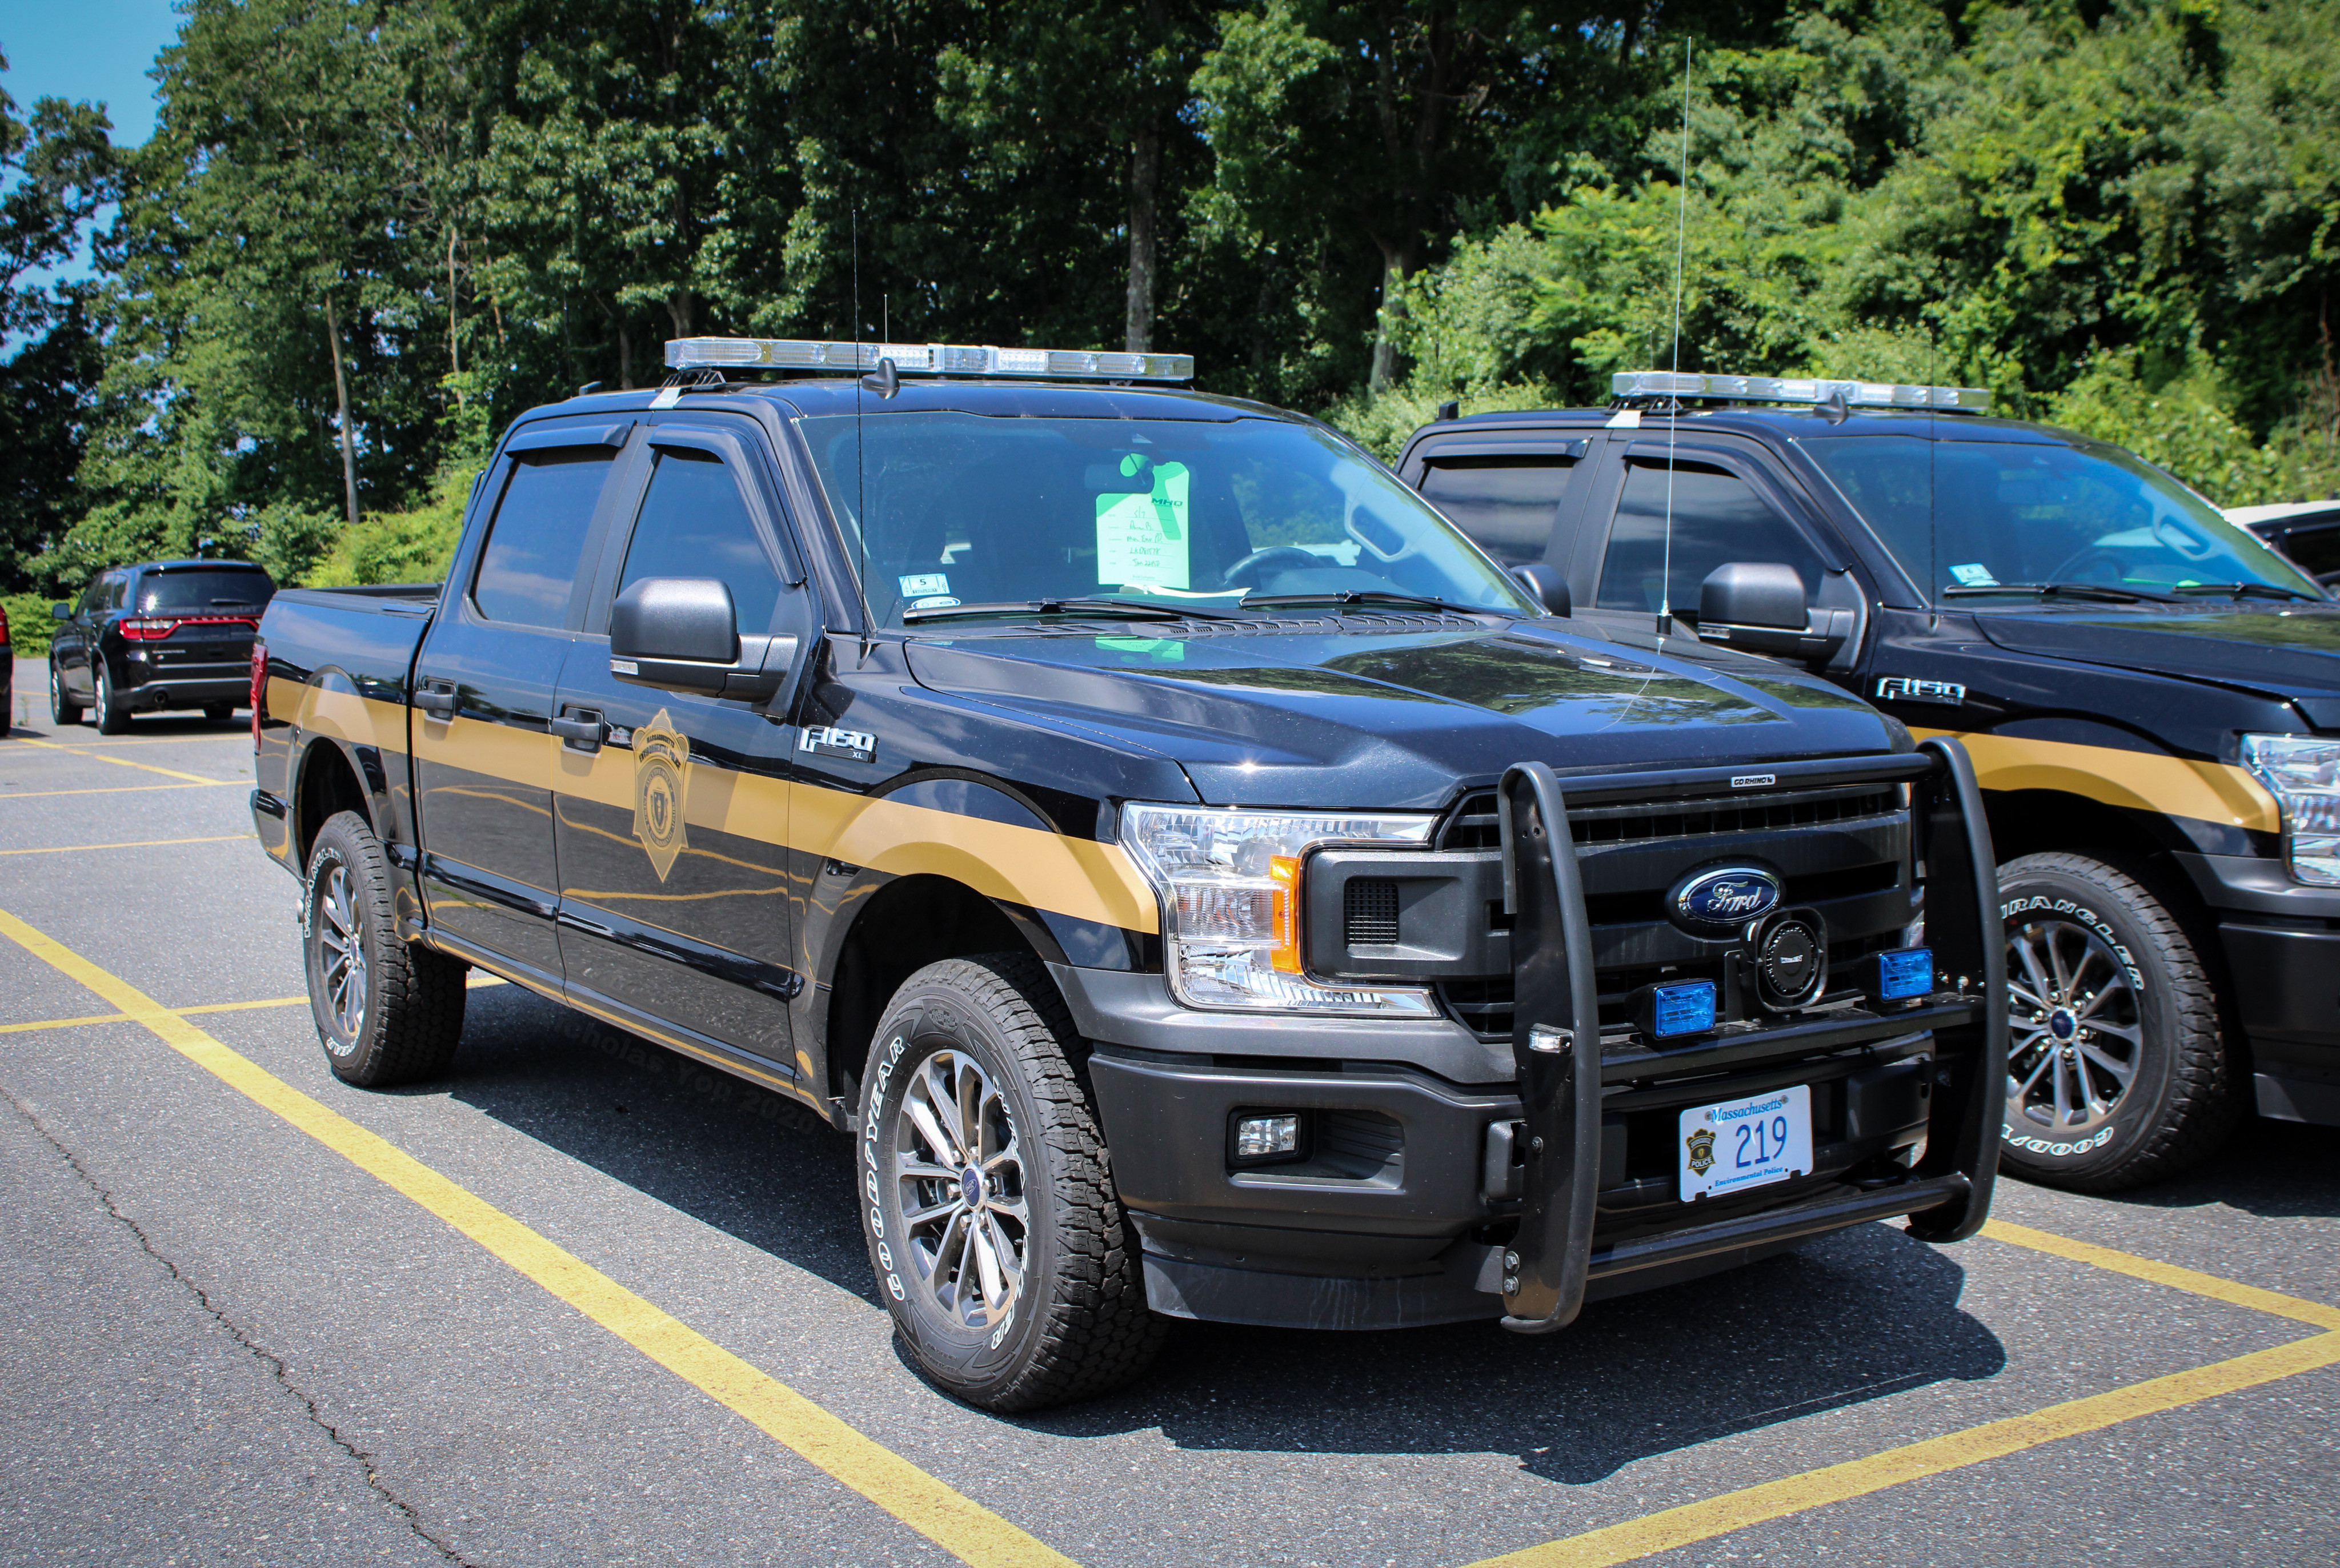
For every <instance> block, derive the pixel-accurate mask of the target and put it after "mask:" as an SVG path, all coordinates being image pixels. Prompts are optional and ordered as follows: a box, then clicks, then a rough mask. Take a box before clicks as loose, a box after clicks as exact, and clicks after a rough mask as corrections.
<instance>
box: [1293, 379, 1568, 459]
mask: <svg viewBox="0 0 2340 1568" xmlns="http://www.w3.org/2000/svg"><path fill="white" fill-rule="evenodd" d="M1457 390H1460V389H1457ZM1452 395H1453V392H1450V391H1448V390H1446V389H1442V388H1439V387H1438V386H1437V385H1436V383H1435V382H1432V381H1431V380H1430V378H1428V377H1426V376H1423V375H1420V374H1416V375H1414V376H1413V377H1411V378H1410V379H1408V380H1407V381H1405V382H1402V383H1401V384H1399V385H1397V386H1394V387H1392V388H1391V389H1390V390H1389V391H1387V392H1383V393H1382V394H1381V395H1380V396H1379V397H1375V396H1373V394H1372V393H1370V392H1355V393H1352V394H1351V395H1350V396H1348V397H1345V398H1343V399H1342V400H1341V401H1340V402H1336V403H1334V405H1333V406H1332V407H1331V408H1329V409H1326V410H1325V411H1324V420H1325V422H1326V423H1328V424H1332V425H1334V426H1336V427H1338V428H1339V429H1340V430H1341V431H1342V432H1344V433H1345V434H1347V435H1349V436H1350V437H1352V438H1353V439H1354V440H1355V442H1357V444H1358V445H1360V446H1362V447H1363V448H1364V449H1365V450H1366V451H1367V452H1372V453H1373V455H1374V456H1375V457H1378V458H1380V459H1381V460H1382V461H1383V462H1395V461H1397V454H1398V452H1399V451H1400V450H1401V449H1403V447H1404V445H1405V438H1406V437H1408V436H1410V435H1412V434H1413V432H1415V431H1417V430H1420V429H1421V428H1422V427H1423V425H1425V424H1428V423H1429V422H1431V421H1432V420H1433V419H1436V418H1437V417H1438V405H1439V404H1440V403H1442V402H1445V401H1446V400H1447V398H1448V397H1449V396H1452ZM1458 401H1460V402H1462V404H1463V412H1465V413H1501V412H1504V411H1506V410H1510V409H1524V408H1557V407H1561V406H1562V403H1563V400H1562V398H1561V397H1560V396H1559V395H1558V394H1557V393H1556V392H1553V391H1552V388H1550V387H1545V386H1535V385H1532V384H1529V383H1525V382H1505V383H1502V384H1499V385H1472V386H1470V387H1469V388H1468V389H1467V395H1465V396H1463V397H1462V398H1460V399H1459V400H1458Z"/></svg>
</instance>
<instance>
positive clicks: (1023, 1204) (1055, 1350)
mask: <svg viewBox="0 0 2340 1568" xmlns="http://www.w3.org/2000/svg"><path fill="white" fill-rule="evenodd" d="M1079 1054H1080V1041H1079V1037H1078V1036H1077V1035H1076V1034H1075V1032H1074V1030H1073V1025H1072V1019H1071V1017H1070V1015H1068V1014H1067V1013H1066V1009H1065V1005H1064V1001H1063V999H1062V998H1061V997H1058V996H1057V994H1056V987H1055V986H1054V985H1052V984H1051V983H1050V981H1049V979H1048V975H1047V971H1046V970H1045V969H1043V968H1041V967H1040V965H1039V964H1038V963H1036V961H1034V960H1033V959H1032V958H1029V957H1026V956H1025V955H1023V954H1016V953H994V954H988V955H986V956H984V957H981V958H955V959H951V960H948V961H947V962H944V963H940V964H929V965H928V966H927V968H923V969H920V970H919V971H918V972H917V974H915V975H912V976H911V977H910V978H909V979H908V980H907V982H906V983H905V984H904V985H903V987H902V988H901V989H900V990H898V991H897V992H896V993H895V994H894V999H893V1000H892V1002H891V1003H889V1004H888V1005H887V1009H886V1016H885V1017H884V1019H883V1020H882V1021H881V1022H880V1023H879V1025H878V1027H877V1037H876V1039H875V1041H874V1042H873V1043H872V1045H871V1047H870V1052H869V1065H868V1072H867V1073H866V1074H865V1075H864V1077H863V1079H862V1086H863V1087H862V1092H861V1136H860V1154H859V1156H858V1157H859V1161H860V1165H861V1187H862V1192H861V1198H862V1206H861V1208H862V1214H861V1225H862V1230H863V1233H864V1235H865V1236H866V1237H867V1238H868V1244H869V1259H870V1264H871V1265H872V1266H873V1267H874V1268H875V1269H876V1271H877V1284H878V1287H879V1289H880V1290H881V1291H882V1292H883V1293H884V1295H885V1298H886V1306H887V1310H888V1311H889V1312H891V1313H892V1314H893V1315H894V1325H895V1327H896V1329H897V1331H898V1332H899V1333H900V1335H901V1336H902V1340H903V1343H904V1344H905V1345H907V1348H908V1350H909V1352H910V1355H911V1356H912V1358H913V1359H915V1360H916V1361H917V1365H918V1366H919V1368H920V1369H921V1370H922V1371H924V1372H925V1373H926V1374H927V1376H928V1377H930V1378H932V1379H933V1380H934V1381H935V1382H936V1383H937V1384H939V1385H940V1386H941V1387H942V1388H944V1389H945V1390H946V1391H947V1392H948V1393H951V1394H956V1395H957V1396H958V1397H959V1398H961V1399H964V1400H967V1402H968V1403H970V1404H979V1405H982V1406H983V1407H985V1408H986V1409H989V1410H1000V1411H1016V1410H1034V1409H1037V1408H1039V1407H1040V1406H1042V1405H1047V1404H1062V1403H1064V1402H1066V1401H1067V1400H1074V1399H1085V1398H1087V1397H1089V1396H1090V1395H1092V1394H1102V1393H1104V1392H1106V1390H1107V1389H1110V1388H1115V1387H1117V1386H1119V1385H1120V1384H1124V1383H1125V1382H1127V1381H1128V1380H1130V1379H1131V1378H1133V1377H1135V1376H1136V1375H1137V1374H1139V1373H1141V1372H1143V1371H1144V1370H1145V1367H1146V1365H1147V1364H1148V1363H1150V1362H1151V1361H1152V1360H1153V1359H1154V1355H1155V1351H1156V1350H1157V1349H1159V1348H1160V1345H1161V1341H1162V1333H1163V1326H1164V1325H1163V1324H1162V1323H1161V1321H1160V1320H1159V1319H1157V1318H1155V1316H1154V1315H1153V1314H1152V1313H1151V1312H1149V1311H1148V1310H1147V1309H1146V1305H1145V1278H1144V1275H1143V1273H1142V1271H1141V1267H1140V1264H1139V1260H1138V1244H1137V1236H1136V1233H1135V1229H1134V1228H1133V1227H1132V1226H1130V1224H1129V1221H1128V1218H1127V1217H1126V1216H1125V1215H1124V1214H1123V1213H1122V1208H1121V1203H1120V1200H1119V1198H1118V1197H1116V1196H1115V1193H1114V1188H1113V1177H1112V1173H1111V1171H1110V1170H1109V1168H1108V1166H1107V1162H1106V1149H1105V1141H1104V1139H1103V1137H1102V1136H1100V1134H1099V1132H1098V1130H1097V1121H1096V1108H1095V1107H1094V1105H1093V1104H1092V1102H1091V1100H1090V1097H1089V1094H1088V1089H1087V1086H1086V1083H1085V1082H1084V1075H1083V1074H1082V1073H1081V1072H1080V1070H1079V1068H1078V1067H1077V1065H1076V1063H1077V1060H1078V1057H1079Z"/></svg>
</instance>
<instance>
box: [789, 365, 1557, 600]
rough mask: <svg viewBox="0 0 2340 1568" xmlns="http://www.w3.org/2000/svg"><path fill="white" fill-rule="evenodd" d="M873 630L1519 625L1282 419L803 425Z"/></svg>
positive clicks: (1430, 537)
mask: <svg viewBox="0 0 2340 1568" xmlns="http://www.w3.org/2000/svg"><path fill="white" fill-rule="evenodd" d="M804 431H805V435H806V438H807V441H808V444H809V446H810V448H811V450H812V454H813V461H814V464H815V466H816V467H817V468H818V471H819V474H820V480H821V484H822V486H823V488H824V489H825V490H826V491H827V492H828V500H829V505H830V508H831V510H832V511H834V512H835V514H836V516H837V518H838V522H839V523H840V525H841V526H842V527H843V529H844V531H845V533H846V547H847V550H848V553H849V554H851V555H852V557H853V558H854V563H855V566H856V569H857V570H858V571H860V572H861V574H862V588H863V592H864V593H865V594H866V596H867V597H868V602H869V608H870V611H871V614H872V615H873V616H874V617H875V618H876V619H877V620H879V621H880V622H881V623H892V624H897V625H898V624H900V619H901V615H902V612H903V611H904V610H906V609H910V608H938V609H939V608H948V607H951V606H954V605H970V606H971V605H976V604H985V603H1023V602H1027V601H1031V600H1053V599H1076V598H1096V597H1110V598H1117V599H1130V600H1139V601H1141V602H1145V603H1155V604H1164V605H1170V606H1182V605H1183V606H1188V607H1192V608H1195V609H1197V610H1211V609H1213V608H1214V607H1215V608H1217V609H1219V610H1234V609H1235V608H1237V607H1239V606H1240V605H1242V604H1243V603H1244V600H1246V599H1251V600H1257V599H1261V598H1277V597H1282V596H1293V597H1294V598H1295V599H1296V598H1299V597H1303V596H1305V597H1311V598H1318V599H1324V600H1338V599H1339V597H1340V596H1341V595H1343V594H1344V593H1364V594H1371V593H1376V592H1379V593H1398V594H1414V595H1421V596H1423V597H1427V598H1432V599H1437V600H1444V601H1447V602H1450V603H1457V604H1463V605H1467V606H1471V607H1473V608H1486V609H1491V610H1502V611H1504V612H1506V613H1512V614H1534V613H1536V610H1535V608H1534V607H1533V606H1532V605H1530V604H1529V603H1528V602H1527V601H1526V600H1524V599H1523V598H1522V595H1521V593H1520V591H1519V590H1518V588H1517V587H1516V586H1515V585H1513V584H1512V582H1510V581H1509V580H1508V579H1506V578H1505V577H1504V576H1503V574H1502V572H1501V571H1498V570H1497V569H1496V568H1495V567H1494V566H1493V565H1492V564H1491V563H1490V562H1489V561H1487V560H1486V559H1485V558H1484V557H1482V555H1480V554H1479V552H1478V551H1474V550H1472V548H1471V547H1470V545H1469V544H1468V542H1466V541H1464V540H1463V538H1462V536H1461V535H1459V534H1457V533H1456V532H1455V531H1454V530H1453V527H1452V526H1451V525H1450V524H1449V523H1448V522H1447V521H1445V519H1443V518H1442V517H1440V516H1439V515H1438V514H1437V513H1436V512H1434V511H1432V510H1431V509H1430V508H1429V507H1428V506H1426V505H1425V504H1423V501H1422V499H1421V498H1420V497H1418V496H1416V495H1415V494H1414V493H1413V491H1410V490H1408V489H1407V488H1406V487H1405V486H1404V485H1403V484H1401V483H1400V482H1398V481H1397V480H1396V479H1395V478H1394V477H1393V476H1392V475H1391V474H1390V473H1389V472H1388V471H1387V470H1385V469H1383V468H1381V467H1380V466H1378V465H1377V464H1375V463H1373V462H1372V461H1369V460H1367V459H1365V458H1363V457H1362V456H1361V455H1359V454H1358V453H1357V452H1354V451H1353V450H1352V449H1350V448H1349V447H1348V446H1347V445H1346V444H1345V443H1344V442H1341V441H1340V440H1338V439H1337V438H1335V437H1334V436H1332V435H1330V434H1328V433H1327V432H1323V431H1320V430H1316V429H1314V428H1312V427H1310V426H1307V425H1304V424H1300V423H1296V422H1292V421H1288V420H1278V419H1235V420H1230V421H1225V422H1204V421H1199V420H1197V421H1185V420H1122V419H1094V420H1092V419H1046V418H1026V419H1000V418H993V417H989V416H986V415H980V414H970V413H962V412H900V413H887V414H869V415H868V416H866V417H865V418H861V419H856V418H854V417H853V416H850V415H845V416H829V417H822V418H818V419H810V420H807V421H806V422H805V423H804Z"/></svg>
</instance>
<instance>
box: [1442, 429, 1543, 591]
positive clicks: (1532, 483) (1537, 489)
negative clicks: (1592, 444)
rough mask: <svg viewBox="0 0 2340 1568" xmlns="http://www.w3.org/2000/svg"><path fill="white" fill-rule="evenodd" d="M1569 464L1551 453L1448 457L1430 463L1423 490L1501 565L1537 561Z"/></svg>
mask: <svg viewBox="0 0 2340 1568" xmlns="http://www.w3.org/2000/svg"><path fill="white" fill-rule="evenodd" d="M1575 471H1576V465H1575V464H1574V463H1573V462H1571V461H1566V460H1564V459H1559V458H1550V457H1513V456H1508V455H1505V456H1497V457H1451V458H1440V459H1434V460H1433V461H1432V462H1431V464H1430V466H1429V467H1428V468H1427V469H1425V470H1424V471H1423V475H1422V493H1423V498H1424V499H1425V500H1427V501H1429V502H1430V503H1431V505H1433V506H1434V507H1436V508H1437V509H1438V510H1439V511H1443V512H1444V513H1445V514H1446V515H1447V516H1448V517H1450V518H1452V519H1453V520H1454V522H1455V524H1456V526H1458V527H1460V528H1461V529H1462V530H1463V532H1465V533H1467V534H1469V535H1470V536H1471V537H1472V539H1473V540H1475V541H1477V542H1478V545H1479V548H1480V549H1482V550H1483V551H1486V552H1487V553H1488V554H1489V555H1492V556H1493V557H1494V558H1495V559H1496V560H1497V561H1502V563H1503V564H1504V565H1506V566H1522V565H1526V564H1527V563H1529V562H1531V561H1542V559H1543V557H1544V551H1545V550H1546V549H1547V548H1548V547H1549V546H1550V545H1551V543H1552V526H1553V524H1554V523H1556V522H1557V521H1559V518H1560V497H1561V492H1562V491H1564V490H1566V489H1567V488H1568V481H1569V476H1570V475H1571V474H1572V473H1574V472H1575Z"/></svg>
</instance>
